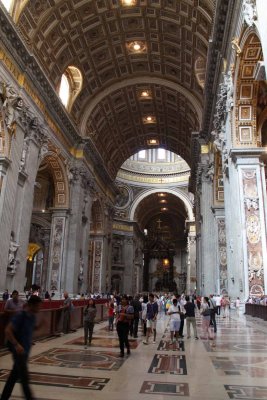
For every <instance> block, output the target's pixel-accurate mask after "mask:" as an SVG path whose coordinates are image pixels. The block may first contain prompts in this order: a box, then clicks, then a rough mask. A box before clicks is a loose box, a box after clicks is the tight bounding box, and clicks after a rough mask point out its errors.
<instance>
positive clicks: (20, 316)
mask: <svg viewBox="0 0 267 400" xmlns="http://www.w3.org/2000/svg"><path fill="white" fill-rule="evenodd" d="M41 303H42V300H41V298H40V297H38V296H35V295H32V296H31V297H30V299H29V300H28V302H27V304H26V305H25V309H24V310H23V311H21V312H19V313H17V314H15V315H14V316H13V317H12V319H11V321H10V322H9V323H8V325H7V327H6V329H5V334H6V339H7V345H8V347H9V350H10V351H11V353H12V356H13V361H14V364H13V368H12V370H11V372H10V375H9V377H8V379H7V381H6V384H5V387H4V389H3V392H2V396H1V400H8V399H9V398H10V396H11V393H12V391H13V388H14V386H15V383H16V382H17V381H18V380H20V383H21V385H22V389H23V392H24V396H25V398H26V400H33V396H32V393H31V389H30V386H29V374H28V366H27V363H28V358H29V353H30V349H31V345H32V335H33V330H34V328H35V325H36V314H37V313H38V312H39V310H40V307H41Z"/></svg>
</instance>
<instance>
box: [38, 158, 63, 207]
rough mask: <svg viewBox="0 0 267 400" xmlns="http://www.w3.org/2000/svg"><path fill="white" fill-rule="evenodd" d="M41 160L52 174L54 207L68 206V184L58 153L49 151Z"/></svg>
mask: <svg viewBox="0 0 267 400" xmlns="http://www.w3.org/2000/svg"><path fill="white" fill-rule="evenodd" d="M42 162H45V163H46V164H47V166H48V168H49V170H50V172H51V174H52V176H53V180H54V186H55V208H68V207H69V184H68V179H67V174H66V170H65V168H64V165H63V162H62V160H61V159H60V158H59V157H58V155H57V154H56V153H54V152H52V151H49V152H48V153H47V154H46V155H45V156H44V158H43V159H42Z"/></svg>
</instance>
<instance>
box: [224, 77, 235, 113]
mask: <svg viewBox="0 0 267 400" xmlns="http://www.w3.org/2000/svg"><path fill="white" fill-rule="evenodd" d="M224 84H225V86H226V91H227V98H226V111H230V110H231V109H232V108H233V106H234V99H233V96H234V85H233V76H232V71H231V70H229V71H228V72H227V74H225V75H224Z"/></svg>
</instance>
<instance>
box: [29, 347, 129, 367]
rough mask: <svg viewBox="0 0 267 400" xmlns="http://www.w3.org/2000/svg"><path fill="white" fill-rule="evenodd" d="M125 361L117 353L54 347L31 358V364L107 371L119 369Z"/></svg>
mask: <svg viewBox="0 0 267 400" xmlns="http://www.w3.org/2000/svg"><path fill="white" fill-rule="evenodd" d="M123 362H124V359H122V358H120V357H119V354H115V353H109V352H103V351H94V352H93V351H89V350H76V349H66V348H54V349H51V350H48V351H45V352H44V353H41V354H38V355H37V356H35V357H31V358H30V364H41V365H50V366H55V367H65V368H85V369H97V370H98V369H99V370H107V371H116V370H118V369H119V368H120V366H121V365H122V364H123Z"/></svg>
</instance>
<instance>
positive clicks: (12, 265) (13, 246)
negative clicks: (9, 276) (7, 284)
mask: <svg viewBox="0 0 267 400" xmlns="http://www.w3.org/2000/svg"><path fill="white" fill-rule="evenodd" d="M19 247H20V246H19V244H18V243H17V242H16V241H15V234H14V232H13V231H12V232H11V237H10V244H9V253H8V271H9V272H11V273H13V274H14V273H15V272H16V266H17V265H16V264H17V263H16V255H17V251H18V248H19Z"/></svg>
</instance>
